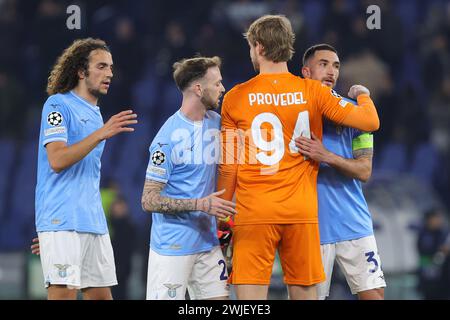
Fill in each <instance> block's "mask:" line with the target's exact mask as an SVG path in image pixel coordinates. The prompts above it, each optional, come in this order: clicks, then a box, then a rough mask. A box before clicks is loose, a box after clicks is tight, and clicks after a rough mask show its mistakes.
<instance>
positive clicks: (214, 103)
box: [200, 91, 219, 110]
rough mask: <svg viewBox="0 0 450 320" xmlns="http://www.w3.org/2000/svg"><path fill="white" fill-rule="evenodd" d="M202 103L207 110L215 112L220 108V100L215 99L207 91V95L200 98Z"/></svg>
mask: <svg viewBox="0 0 450 320" xmlns="http://www.w3.org/2000/svg"><path fill="white" fill-rule="evenodd" d="M200 101H201V102H202V104H203V105H204V106H205V108H206V110H214V109H217V108H218V107H219V99H213V97H211V95H210V94H209V93H208V92H207V91H205V94H204V95H203V96H202V97H201V98H200Z"/></svg>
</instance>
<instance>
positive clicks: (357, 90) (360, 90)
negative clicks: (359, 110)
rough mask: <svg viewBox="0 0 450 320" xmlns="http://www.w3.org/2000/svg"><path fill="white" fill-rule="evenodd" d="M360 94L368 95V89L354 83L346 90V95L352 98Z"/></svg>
mask: <svg viewBox="0 0 450 320" xmlns="http://www.w3.org/2000/svg"><path fill="white" fill-rule="evenodd" d="M360 94H367V95H369V96H370V91H369V89H367V88H366V87H364V86H362V85H360V84H355V85H353V86H351V87H350V90H349V91H348V96H349V97H350V98H352V99H356V98H358V96H359V95H360Z"/></svg>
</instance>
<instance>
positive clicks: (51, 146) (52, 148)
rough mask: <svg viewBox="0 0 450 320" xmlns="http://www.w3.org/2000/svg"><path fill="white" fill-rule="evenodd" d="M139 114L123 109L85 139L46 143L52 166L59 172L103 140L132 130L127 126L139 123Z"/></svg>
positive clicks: (84, 155) (80, 158)
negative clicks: (72, 141) (71, 143)
mask: <svg viewBox="0 0 450 320" xmlns="http://www.w3.org/2000/svg"><path fill="white" fill-rule="evenodd" d="M136 118H137V115H136V114H134V113H133V111H131V110H127V111H122V112H120V113H118V114H116V115H114V116H112V117H111V118H110V119H109V120H108V122H106V123H105V125H104V126H103V127H101V128H100V129H98V130H97V131H95V132H93V133H92V134H91V135H89V136H87V137H86V138H84V139H83V140H81V141H80V142H78V143H75V144H73V145H70V146H68V145H67V144H66V142H64V141H54V142H50V143H48V144H46V148H47V155H48V161H49V163H50V167H51V168H52V169H53V170H54V171H55V172H56V173H59V172H61V171H63V170H64V169H67V168H69V167H70V166H72V165H74V164H75V163H77V162H78V161H80V160H82V159H83V158H84V157H86V156H87V155H88V154H89V152H91V151H92V150H93V149H94V148H95V147H96V146H97V145H98V144H99V143H100V142H101V141H103V140H105V139H108V138H111V137H113V136H115V135H116V134H118V133H120V132H132V131H134V129H133V128H129V127H127V126H128V125H131V124H136V123H137V120H136Z"/></svg>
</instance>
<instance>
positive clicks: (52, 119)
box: [47, 111, 63, 127]
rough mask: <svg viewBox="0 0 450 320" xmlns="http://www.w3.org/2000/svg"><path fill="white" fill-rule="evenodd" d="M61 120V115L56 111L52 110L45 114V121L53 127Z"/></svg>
mask: <svg viewBox="0 0 450 320" xmlns="http://www.w3.org/2000/svg"><path fill="white" fill-rule="evenodd" d="M62 121H63V116H62V114H61V113H59V112H58V111H52V112H50V113H49V114H48V115H47V123H48V124H49V125H51V126H53V127H57V126H59V125H60V124H61V123H62Z"/></svg>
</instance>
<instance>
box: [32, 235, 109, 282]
mask: <svg viewBox="0 0 450 320" xmlns="http://www.w3.org/2000/svg"><path fill="white" fill-rule="evenodd" d="M38 236H39V246H40V250H41V254H40V255H41V263H42V271H43V272H44V281H45V287H48V286H49V285H51V284H53V285H66V286H67V287H68V288H69V289H84V288H90V287H109V286H113V285H116V284H117V278H116V267H115V264H114V254H113V249H112V245H111V240H110V238H109V234H103V235H98V234H92V233H79V232H76V231H50V232H39V233H38Z"/></svg>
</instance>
